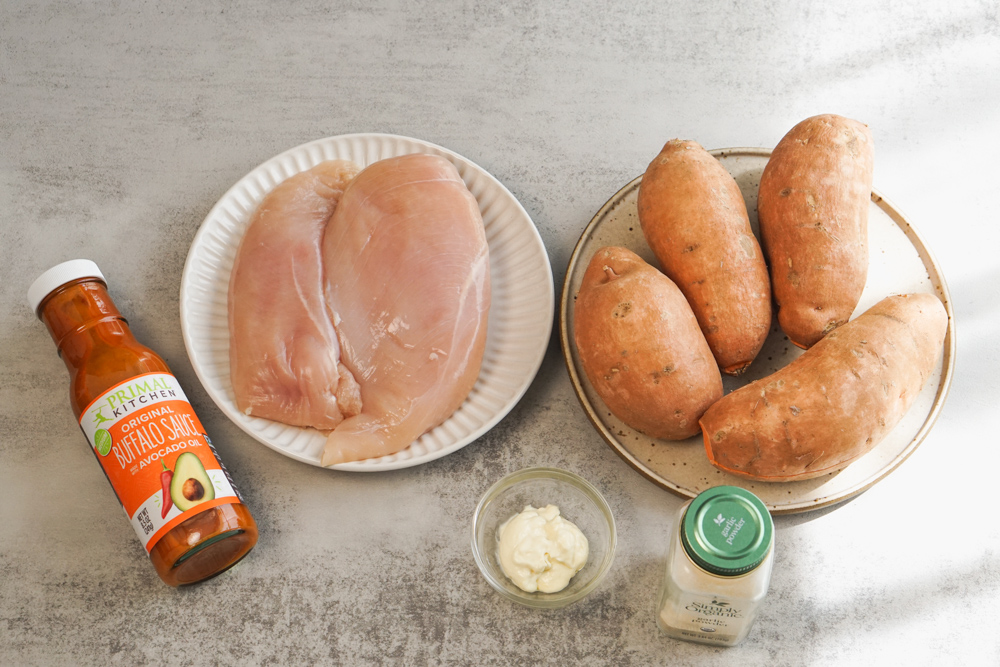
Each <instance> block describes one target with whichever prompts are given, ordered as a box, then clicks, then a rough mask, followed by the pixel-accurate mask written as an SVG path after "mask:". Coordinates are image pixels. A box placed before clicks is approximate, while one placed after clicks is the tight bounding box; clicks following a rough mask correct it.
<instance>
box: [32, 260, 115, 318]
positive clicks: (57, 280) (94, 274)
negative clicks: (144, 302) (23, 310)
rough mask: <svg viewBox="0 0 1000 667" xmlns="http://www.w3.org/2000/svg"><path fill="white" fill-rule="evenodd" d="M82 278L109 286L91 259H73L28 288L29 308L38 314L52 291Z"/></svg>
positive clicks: (55, 267)
mask: <svg viewBox="0 0 1000 667" xmlns="http://www.w3.org/2000/svg"><path fill="white" fill-rule="evenodd" d="M80 278H99V279H100V280H101V282H103V283H104V284H105V285H107V284H108V281H107V279H106V278H105V277H104V274H103V273H101V270H100V269H99V268H97V264H94V263H93V262H92V261H90V260H89V259H71V260H69V261H68V262H63V263H62V264H56V265H55V266H53V267H52V268H51V269H49V270H48V271H46V272H45V273H43V274H42V275H40V276H38V278H36V279H35V282H33V283H31V287H29V288H28V306H29V307H31V312H33V313H36V314H37V312H38V306H39V305H41V303H42V301H43V300H44V299H45V297H47V296H48V295H49V294H51V293H52V290H54V289H56V288H57V287H60V286H61V285H65V284H66V283H68V282H70V281H72V280H79V279H80Z"/></svg>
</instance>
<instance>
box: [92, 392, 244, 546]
mask: <svg viewBox="0 0 1000 667" xmlns="http://www.w3.org/2000/svg"><path fill="white" fill-rule="evenodd" d="M80 428H81V429H83V433H84V435H86V436H87V440H88V442H90V445H91V447H92V448H93V450H94V454H95V455H96V456H97V460H98V462H99V463H100V464H101V467H102V468H103V469H104V473H105V474H106V475H107V477H108V481H109V482H111V486H112V487H113V488H114V490H115V494H116V495H117V496H118V500H119V502H121V504H122V507H123V508H124V510H125V514H126V515H127V516H128V518H129V520H130V521H131V522H132V527H133V528H134V529H135V532H136V535H138V536H139V540H140V541H141V542H142V544H143V546H144V547H145V548H146V552H147V553H148V552H149V551H151V550H152V548H153V546H154V545H155V544H156V542H157V541H158V540H159V539H160V537H162V536H163V535H165V534H166V533H168V532H169V531H170V530H171V529H172V528H174V527H175V526H176V525H178V524H180V523H181V522H183V521H184V520H186V519H188V518H190V517H191V516H193V515H195V514H197V513H199V512H204V511H205V510H208V509H211V508H213V507H217V506H219V505H224V504H228V503H234V502H240V498H239V495H238V493H237V491H236V489H235V488H234V487H233V483H232V480H231V479H230V478H229V475H228V473H227V472H226V470H225V469H224V468H223V467H222V465H221V464H220V463H219V460H218V458H217V457H216V456H215V452H214V450H213V448H212V446H211V441H210V440H209V439H208V436H207V435H206V433H205V429H204V427H203V426H202V425H201V421H199V419H198V416H197V415H195V413H194V410H193V409H192V407H191V404H190V403H189V402H188V400H187V396H186V395H185V394H184V391H183V390H182V389H181V387H180V384H179V383H178V382H177V379H176V378H175V377H174V376H173V375H170V374H169V373H147V374H145V375H139V376H137V377H134V378H131V379H129V380H126V381H125V382H121V383H119V384H117V385H115V386H114V387H112V388H110V389H108V390H107V391H105V392H104V393H102V394H101V395H100V396H98V397H97V398H96V399H94V400H93V401H92V402H91V403H90V405H88V406H87V408H86V409H85V410H84V411H83V412H82V413H81V414H80Z"/></svg>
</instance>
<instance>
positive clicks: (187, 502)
mask: <svg viewBox="0 0 1000 667" xmlns="http://www.w3.org/2000/svg"><path fill="white" fill-rule="evenodd" d="M170 498H171V500H173V501H174V505H176V506H177V509H179V510H180V511H182V512H186V511H188V510H189V509H191V508H192V507H194V506H195V505H198V504H200V503H203V502H205V501H208V500H214V499H215V487H214V486H212V480H210V479H209V478H208V473H206V472H205V466H203V465H202V464H201V460H200V459H199V458H198V457H197V456H195V455H194V454H192V453H191V452H184V453H183V454H181V455H180V456H178V457H177V461H176V462H175V463H174V476H173V478H172V479H171V480H170Z"/></svg>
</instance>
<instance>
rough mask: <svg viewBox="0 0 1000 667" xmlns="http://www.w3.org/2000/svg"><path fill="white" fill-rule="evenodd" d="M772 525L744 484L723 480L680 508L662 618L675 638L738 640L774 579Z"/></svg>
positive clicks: (661, 603) (659, 615) (659, 610)
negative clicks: (721, 484) (742, 486)
mask: <svg viewBox="0 0 1000 667" xmlns="http://www.w3.org/2000/svg"><path fill="white" fill-rule="evenodd" d="M773 560H774V524H773V522H772V521H771V515H770V513H769V512H768V511H767V508H766V507H765V506H764V503H762V502H761V500H760V499H759V498H758V497H757V496H755V495H754V494H752V493H750V492H749V491H747V490H745V489H741V488H738V487H735V486H717V487H714V488H712V489H709V490H707V491H704V492H702V493H701V494H699V495H698V497H696V498H695V499H694V500H691V501H690V502H688V503H685V504H684V505H683V506H682V507H681V508H680V510H679V511H678V513H677V520H676V525H675V528H674V530H673V531H672V534H671V539H670V548H669V553H668V555H667V565H666V573H665V576H664V578H663V585H662V587H661V589H660V596H659V603H658V604H657V607H656V609H657V614H656V620H657V623H658V624H659V626H660V629H661V630H662V631H663V632H664V633H666V634H667V635H669V636H670V637H673V638H675V639H683V640H686V641H693V642H699V643H703V644H713V645H716V646H735V645H736V644H738V643H739V642H741V641H743V639H745V638H746V636H747V634H748V633H749V632H750V628H751V627H752V626H753V622H754V619H755V618H756V616H757V612H758V610H759V609H760V605H761V603H762V602H763V601H764V597H765V596H766V595H767V587H768V584H769V583H770V581H771V565H772V563H773Z"/></svg>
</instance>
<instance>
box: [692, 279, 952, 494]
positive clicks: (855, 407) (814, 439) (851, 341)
mask: <svg viewBox="0 0 1000 667" xmlns="http://www.w3.org/2000/svg"><path fill="white" fill-rule="evenodd" d="M947 327H948V315H947V313H946V312H945V309H944V306H942V305H941V302H940V301H939V300H938V299H937V297H935V296H934V295H932V294H908V295H900V296H890V297H887V298H885V299H883V300H882V301H880V302H878V303H877V304H875V305H874V306H872V307H871V308H870V309H868V310H867V311H865V312H864V313H862V314H861V315H859V316H858V317H857V318H856V319H854V320H853V321H851V322H849V323H847V324H845V325H843V326H841V327H839V328H837V329H835V330H834V331H832V332H830V333H829V334H827V335H826V337H824V338H823V339H822V340H821V341H820V342H818V343H816V345H814V346H813V347H812V348H810V349H809V350H807V351H806V352H805V353H804V354H802V356H800V357H799V358H798V359H796V360H795V361H793V362H792V363H790V364H789V365H788V366H786V367H785V368H783V369H781V370H780V371H778V372H776V373H774V374H772V375H769V376H768V377H766V378H763V379H761V380H758V381H756V382H753V383H751V384H749V385H747V386H745V387H742V388H740V389H737V390H736V391H734V392H732V393H731V394H729V395H728V396H726V397H725V398H723V399H722V400H720V401H719V402H717V403H716V404H715V405H713V406H712V407H711V408H709V409H708V411H707V412H705V415H704V416H703V417H702V419H701V427H702V432H703V434H704V441H705V451H706V453H707V454H708V459H709V461H711V463H712V465H714V466H715V467H717V468H720V469H721V470H725V471H727V472H731V473H734V474H736V475H740V476H743V477H748V478H750V479H755V480H762V481H771V482H787V481H797V480H803V479H809V478H812V477H818V476H820V475H826V474H828V473H831V472H835V471H837V470H840V469H841V468H843V467H844V466H846V465H847V464H849V463H850V462H851V461H853V460H854V459H856V458H857V457H859V456H861V455H862V454H864V453H866V452H868V451H869V450H870V449H871V448H872V447H874V446H875V445H877V444H878V443H879V441H880V440H881V439H882V438H883V437H884V436H885V435H886V434H888V433H889V431H891V430H892V428H893V427H894V426H895V425H896V424H897V423H898V422H899V420H900V419H902V417H903V415H904V414H905V413H906V411H907V410H908V409H909V407H910V405H911V404H912V403H913V400H914V399H915V398H916V397H917V395H918V394H919V393H920V389H921V387H923V385H924V382H926V380H927V378H928V377H929V376H930V374H931V373H932V372H933V370H934V368H935V366H936V365H937V360H938V357H939V355H940V354H941V350H942V345H943V343H944V337H945V332H946V330H947Z"/></svg>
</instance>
